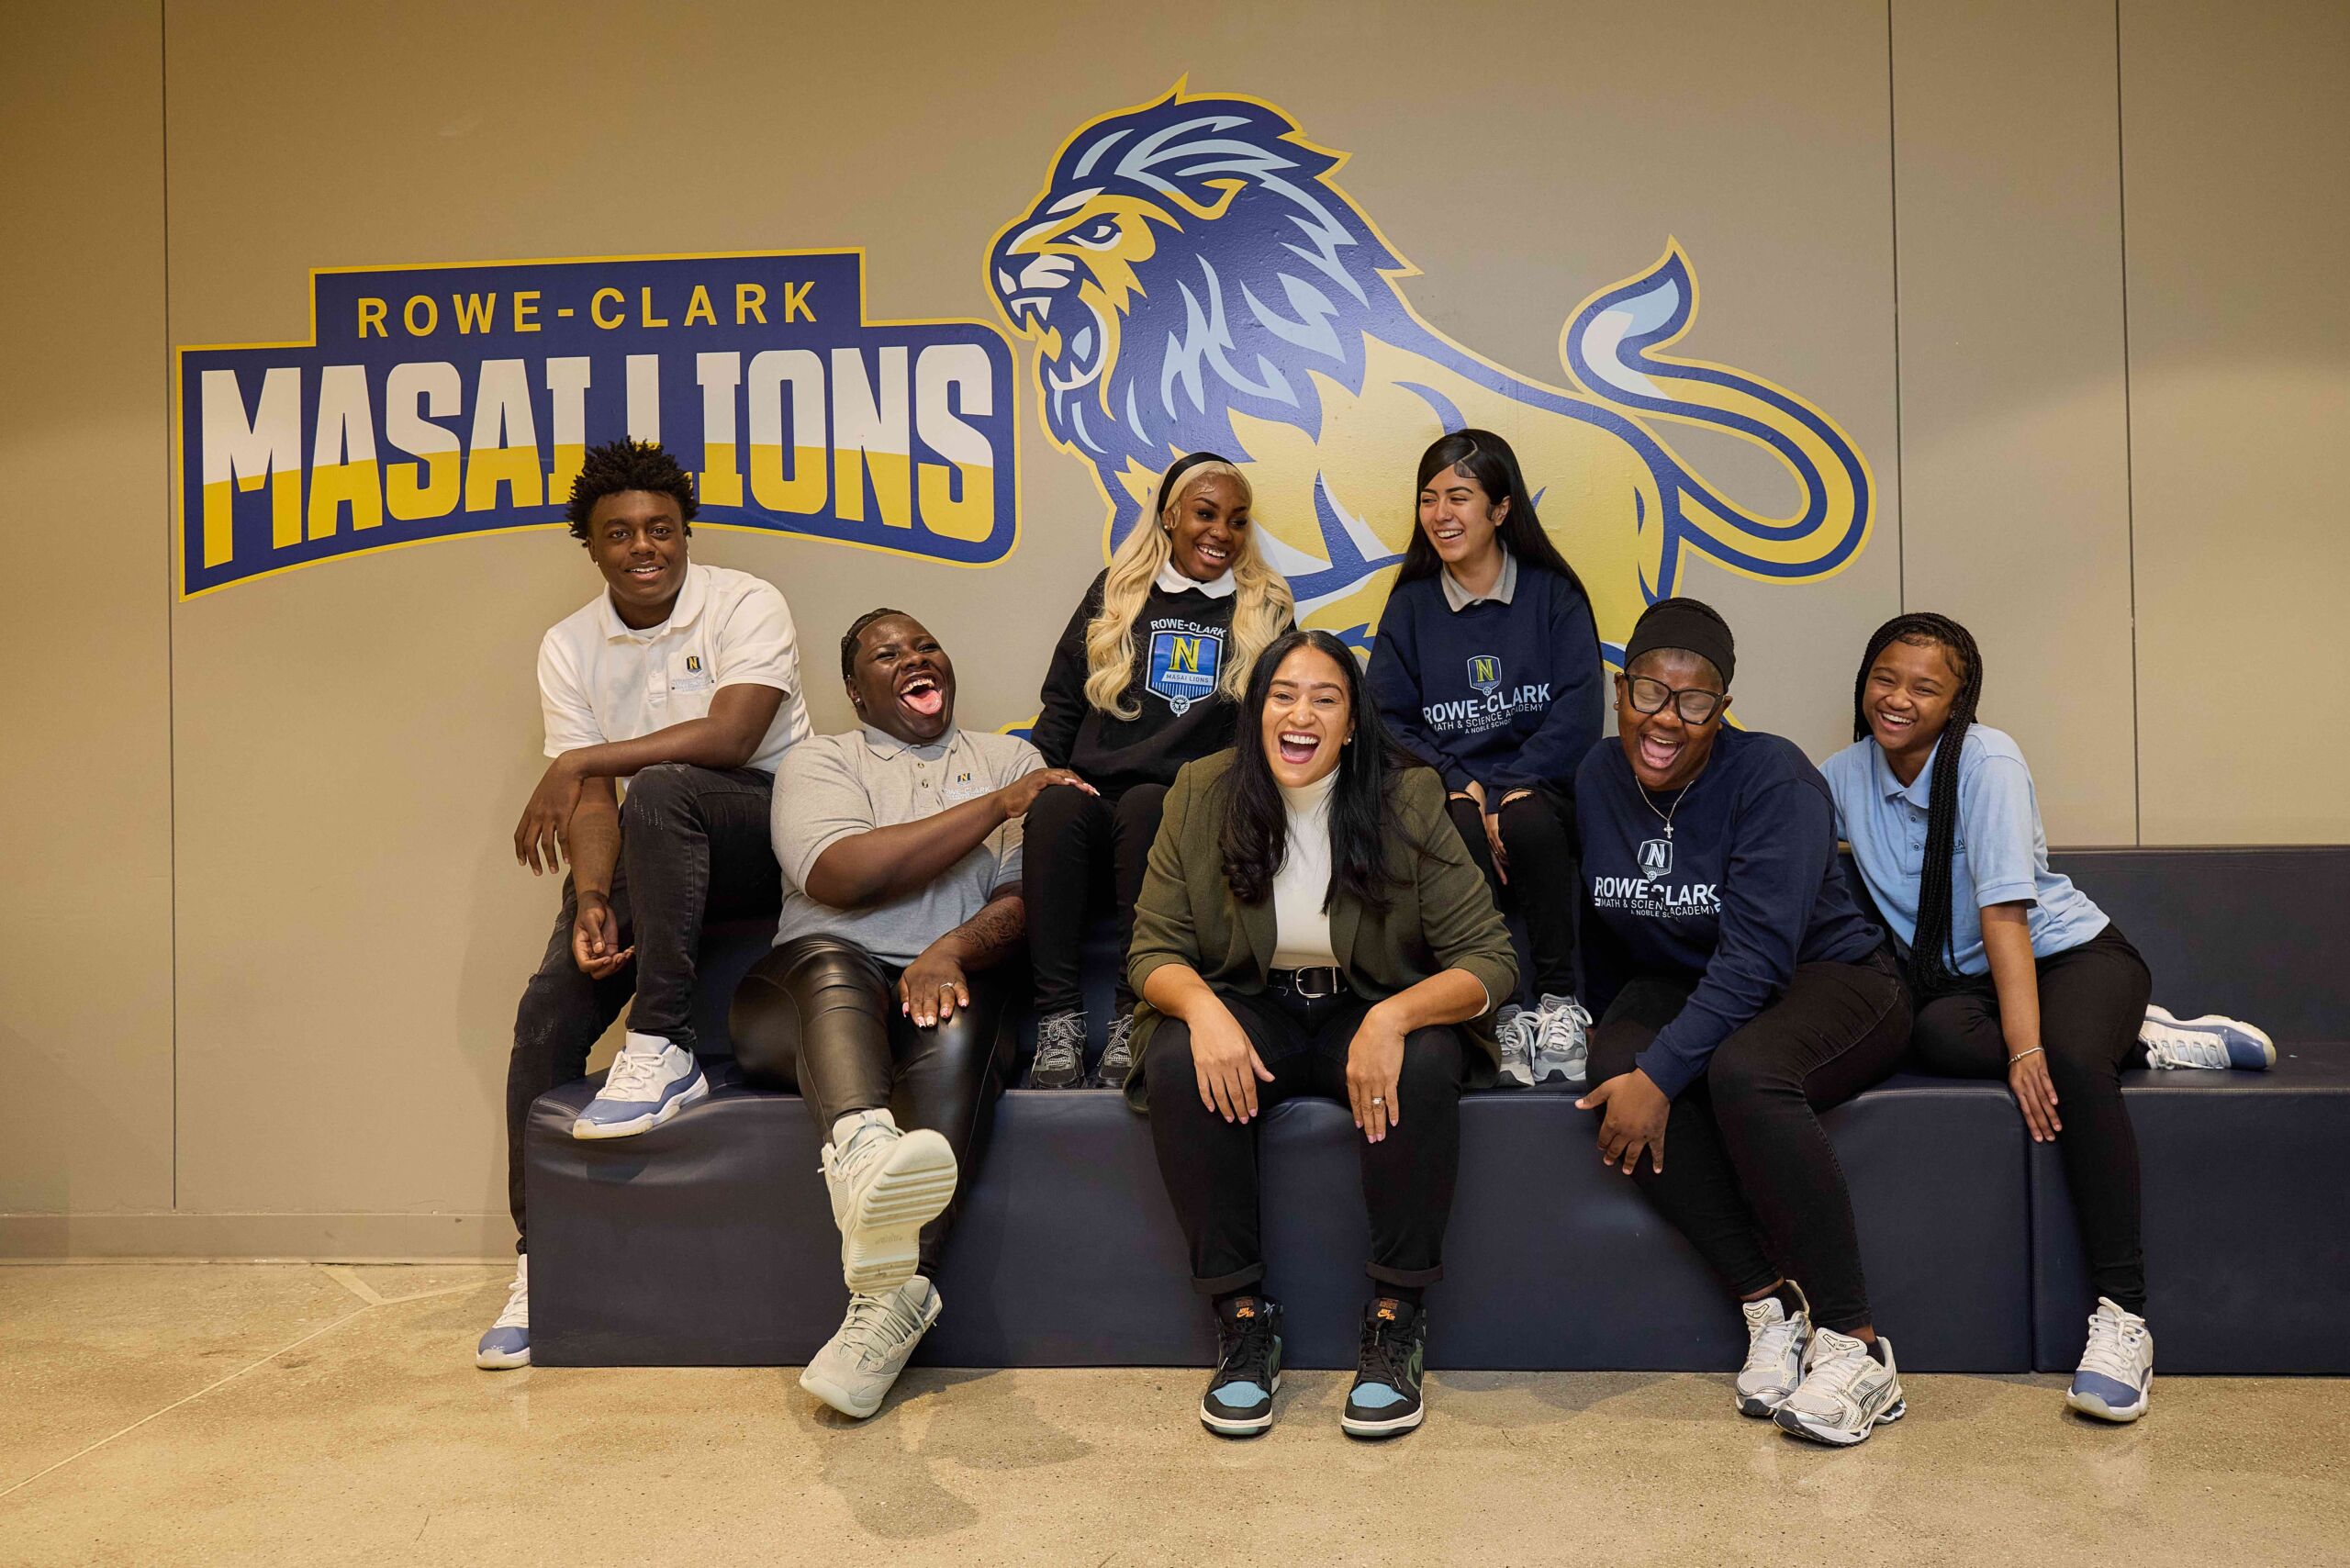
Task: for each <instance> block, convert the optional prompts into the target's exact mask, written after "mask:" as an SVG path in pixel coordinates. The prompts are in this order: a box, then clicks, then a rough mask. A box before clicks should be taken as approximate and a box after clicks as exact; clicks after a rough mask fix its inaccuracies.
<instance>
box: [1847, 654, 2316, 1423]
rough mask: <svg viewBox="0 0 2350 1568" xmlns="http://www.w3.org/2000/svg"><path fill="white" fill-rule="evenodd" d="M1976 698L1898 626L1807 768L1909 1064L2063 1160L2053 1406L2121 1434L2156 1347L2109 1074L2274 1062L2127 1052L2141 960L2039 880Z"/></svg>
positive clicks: (2017, 772) (2038, 838) (2212, 1053)
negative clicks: (1867, 897)
mask: <svg viewBox="0 0 2350 1568" xmlns="http://www.w3.org/2000/svg"><path fill="white" fill-rule="evenodd" d="M1982 696H1983V655H1982V654H1981V652H1980V651H1979V650H1978V649H1977V648H1976V647H1975V639H1974V638H1973V637H1972V636H1971V635H1969V634H1968V633H1967V630H1966V628H1965V627H1964V626H1961V625H1960V624H1959V623H1958V622H1955V621H1953V620H1951V619H1950V618H1948V617H1947V616H1942V615H1930V614H1912V615H1901V616H1897V617H1895V618H1894V619H1893V620H1891V621H1888V622H1886V623H1885V624H1884V625H1882V626H1880V627H1878V628H1877V630H1876V633H1875V634H1874V636H1872V637H1871V638H1870V639H1869V644H1868V651H1867V653H1866V654H1865V655H1863V658H1862V660H1861V668H1860V674H1859V676H1858V678H1856V679H1855V681H1854V682H1853V687H1852V734H1853V744H1852V745H1850V746H1849V747H1847V748H1845V749H1844V750H1843V751H1841V752H1839V753H1837V754H1836V755H1835V756H1831V757H1830V758H1829V759H1828V761H1827V763H1826V764H1825V765H1824V766H1823V767H1821V769H1820V771H1821V772H1822V774H1824V775H1825V776H1826V778H1827V779H1828V784H1829V788H1830V790H1831V791H1832V792H1833V794H1834V795H1835V798H1836V814H1837V819H1838V823H1839V825H1840V829H1841V832H1842V834H1843V836H1844V837H1845V839H1846V840H1847V841H1848V842H1849V843H1850V844H1851V845H1852V858H1853V860H1854V862H1855V863H1856V864H1857V865H1858V866H1859V868H1860V872H1861V879H1862V881H1863V883H1864V884H1865V885H1866V886H1867V888H1868V890H1869V892H1870V893H1871V894H1872V895H1873V896H1874V898H1875V900H1876V905H1877V908H1878V910H1879V912H1881V913H1883V915H1884V917H1885V920H1886V924H1887V925H1889V926H1891V927H1892V930H1893V935H1894V937H1895V939H1896V942H1897V945H1898V946H1900V947H1901V948H1902V949H1903V952H1904V958H1905V965H1906V969H1907V971H1908V979H1909V983H1910V987H1911V990H1912V991H1913V992H1914V993H1915V994H1916V996H1917V999H1918V1019H1917V1025H1916V1027H1915V1031H1914V1033H1913V1035H1912V1036H1911V1041H1910V1047H1911V1051H1912V1053H1913V1055H1914V1057H1915V1058H1916V1059H1917V1062H1918V1064H1919V1066H1921V1067H1922V1068H1923V1069H1924V1070H1926V1071H1928V1072H1935V1073H1942V1074H1947V1075H1949V1076H1952V1077H1956V1078H2004V1079H2006V1080H2007V1081H2008V1087H2009V1090H2010V1091H2011V1092H2013V1093H2014V1095H2015V1098H2016V1104H2017V1106H2018V1108H2019V1109H2020V1110H2021V1112H2022V1114H2023V1119H2024V1124H2025V1126H2027V1127H2029V1128H2030V1129H2031V1137H2032V1140H2033V1141H2034V1142H2036V1143H2048V1142H2053V1143H2054V1144H2055V1145H2056V1147H2057V1151H2058V1153H2059V1155H2060V1156H2061V1157H2062V1158H2063V1159H2064V1162H2065V1177H2066V1179H2067V1180H2068V1182H2070V1183H2071V1186H2072V1192H2073V1208H2074V1215H2075V1217H2076V1220H2077V1221H2078V1223H2079V1226H2080V1232H2081V1240H2082V1242H2083V1244H2084V1246H2085V1248H2086V1249H2087V1253H2088V1260H2089V1277H2090V1281H2091V1283H2092V1284H2093V1285H2094V1286H2095V1288H2096V1290H2097V1294H2098V1303H2097V1311H2096V1313H2095V1314H2094V1315H2093V1316H2091V1317H2090V1318H2089V1323H2088V1339H2087V1347H2086V1349H2085V1350H2083V1352H2082V1356H2081V1361H2080V1368H2079V1370H2078V1371H2077V1372H2075V1373H2074V1376H2073V1383H2072V1386H2071V1388H2070V1389H2069V1390H2068V1391H2067V1392H2066V1394H2065V1403H2066V1404H2068V1405H2070V1406H2072V1407H2073V1408H2074V1409H2076V1410H2077V1411H2080V1412H2081V1413H2082V1414H2084V1415H2087V1416H2093V1417H2098V1418H2099V1419H2101V1420H2107V1421H2134V1420H2136V1419H2137V1418H2138V1417H2140V1416H2143V1415H2144V1414H2145V1411H2146V1405H2147V1400H2148V1397H2149V1394H2150V1392H2151V1390H2152V1388H2153V1385H2154V1336H2153V1335H2152V1334H2151V1333H2150V1332H2148V1330H2147V1327H2146V1319H2145V1310H2146V1266H2145V1258H2144V1254H2143V1252H2142V1251H2141V1250H2140V1248H2139V1240H2138V1145H2137V1139H2136V1138H2135V1137H2134V1136H2133V1135H2132V1131H2131V1126H2130V1113H2129V1111H2128V1109H2127V1108H2126V1107H2125V1106H2124V1105H2123V1103H2122V1099H2121V1070H2122V1069H2123V1068H2125V1067H2131V1066H2155V1067H2187V1066H2222V1065H2226V1064H2227V1061H2228V1058H2229V1057H2230V1055H2231V1054H2232V1053H2231V1044H2232V1042H2233V1054H2234V1055H2236V1056H2237V1057H2239V1058H2241V1059H2240V1062H2239V1065H2243V1066H2247V1067H2266V1066H2267V1065H2268V1064H2269V1063H2270V1062H2271V1061H2273V1060H2274V1059H2275V1053H2274V1048H2273V1047H2270V1046H2269V1045H2268V1043H2267V1036H2265V1035H2261V1034H2260V1033H2259V1032H2258V1031H2257V1030H2254V1029H2252V1028H2250V1027H2249V1026H2248V1025H2242V1024H2238V1023H2235V1022H2234V1021H2233V1020H2231V1019H2217V1018H2214V1019H2202V1020H2198V1021H2196V1025H2194V1026H2193V1028H2191V1029H2189V1028H2182V1027H2173V1028H2169V1029H2158V1028H2155V1027H2153V1026H2149V1027H2148V1034H2149V1036H2150V1038H2151V1041H2152V1043H2151V1045H2142V1044H2141V1043H2140V1039H2139V1032H2140V1028H2141V1025H2142V1024H2143V1022H2144V1020H2145V1019H2146V1017H2147V1011H2146V998H2147V994H2148V991H2150V989H2151V987H2152V980H2150V978H2149V976H2148V974H2147V971H2146V965H2145V961H2144V960H2143V958H2140V957H2139V956H2138V950H2137V949H2136V948H2135V947H2132V946H2131V945H2130V942H2129V939H2128V938H2127V937H2125V936H2123V935H2122V934H2121V928H2120V927H2118V926H2116V925H2115V924H2113V922H2112V921H2111V920H2109V918H2107V916H2106V915H2105V913H2104V912H2102V911H2101V910H2099V909H2098V907H2097V905H2096V904H2094V903H2092V902H2090V901H2089V900H2088V898H2087V895H2085V894H2084V893H2082V892H2081V890H2079V889H2078V888H2076V887H2075V886H2074V885H2073V884H2072V882H2071V881H2070V880H2069V879H2066V878H2065V877H2061V876H2058V875H2057V874H2056V873H2055V872H2053V871H2052V870H2050V869H2049V868H2048V839H2047V835H2046V834H2045V833H2044V832H2043V831H2042V826H2041V822H2040V808H2039V804H2038V801H2037V800H2036V798H2035V796H2034V794H2033V792H2032V784H2031V769H2030V768H2029V767H2026V766H2025V764H2024V759H2023V753H2022V752H2021V751H2020V750H2019V749H2017V746H2016V743H2015V742H2014V741H2013V740H2011V739H2009V737H2008V736H2007V735H2006V734H2002V733H2001V732H2000V731H1997V730H1995V729H1992V728H1991V727H1990V726H1989V725H1987V724H1984V723H1982V722H1978V720H1977V718H1976V711H1977V708H1978V705H1979V704H1980V702H1981V700H1982ZM1945 757H1954V758H1956V759H1957V761H1956V765H1955V766H1951V765H1949V764H1948V763H1947V762H1946V761H1945ZM2165 1016H2167V1015H2165ZM2165 1036H2170V1037H2168V1038H2165Z"/></svg>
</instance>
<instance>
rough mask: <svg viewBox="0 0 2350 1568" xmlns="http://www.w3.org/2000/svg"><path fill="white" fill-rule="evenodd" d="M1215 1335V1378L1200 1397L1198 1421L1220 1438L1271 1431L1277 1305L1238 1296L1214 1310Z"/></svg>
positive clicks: (1277, 1372)
mask: <svg viewBox="0 0 2350 1568" xmlns="http://www.w3.org/2000/svg"><path fill="white" fill-rule="evenodd" d="M1215 1337H1216V1369H1215V1376H1214V1377H1212V1378H1210V1379H1209V1380H1208V1391H1207V1393H1206V1394H1204V1395H1203V1396H1202V1397H1201V1399H1200V1425H1201V1426H1203V1427H1205V1428H1207V1429H1208V1430H1209V1431H1211V1432H1214V1434H1215V1435H1216V1436H1217V1437H1219V1438H1253V1437H1255V1436H1256V1435H1257V1434H1258V1433H1259V1432H1263V1431H1267V1430H1270V1428H1271V1427H1272V1424H1273V1395H1274V1394H1279V1393H1280V1392H1281V1303H1279V1302H1277V1301H1268V1300H1267V1299H1266V1298H1265V1297H1263V1296H1260V1295H1244V1296H1241V1297H1239V1298H1237V1300H1235V1301H1233V1302H1232V1303H1231V1304H1230V1305H1228V1306H1226V1307H1225V1309H1224V1310H1223V1311H1221V1312H1219V1313H1217V1315H1216V1326H1215Z"/></svg>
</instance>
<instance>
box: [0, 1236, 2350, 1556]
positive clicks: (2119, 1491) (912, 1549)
mask: <svg viewBox="0 0 2350 1568" xmlns="http://www.w3.org/2000/svg"><path fill="white" fill-rule="evenodd" d="M503 1285H504V1278H503V1273H502V1271H498V1270H493V1269H487V1268H479V1267H471V1266H451V1267H440V1268H433V1267H419V1268H395V1267H351V1268H341V1267H320V1266H314V1265H308V1264H155V1265H148V1264H115V1265H90V1266H53V1267H52V1266H14V1267H0V1563H11V1564H13V1563H20V1562H21V1563H77V1562H90V1563H108V1564H114V1563H125V1564H148V1563H182V1562H236V1563H274V1562H301V1563H337V1564H340V1563H375V1562H382V1563H434V1562H451V1563H466V1564H476V1563H479V1564H504V1563H537V1562H544V1563H550V1564H564V1565H565V1568H570V1565H575V1564H579V1565H586V1564H599V1563H608V1562H609V1563H626V1564H664V1563H672V1562H676V1563H695V1564H700V1563H728V1562H823V1563H862V1562H905V1563H910V1564H912V1563H923V1564H929V1563H945V1562H954V1563H991V1562H1042V1563H1057V1562H1069V1563H1076V1564H1080V1568H1108V1565H1111V1564H1138V1563H1160V1562H1169V1563H1172V1562H1181V1563H1221V1562H1238V1561H1241V1560H1242V1559H1244V1558H1248V1559H1254V1560H1257V1561H1260V1562H1274V1563H1280V1564H1284V1565H1289V1564H1304V1563H1314V1562H1364V1563H1378V1564H1382V1565H1388V1564H1413V1563H1420V1562H1464V1563H1467V1562H1473V1563H1477V1564H1480V1565H1486V1564H1508V1563H1551V1562H1603V1561H1604V1562H1609V1563H1611V1564H1640V1563H1684V1562H1686V1563H1746V1562H1755V1563H1764V1562H1767V1563H1774V1564H1792V1563H1806V1562H1834V1563H1837V1564H1840V1565H1841V1564H1847V1563H1856V1562H1904V1563H1941V1562H1950V1563H1968V1564H1975V1563H1986V1562H2034V1563H2055V1562H2097V1563H2100V1564H2116V1565H2120V1568H2151V1565H2153V1564H2158V1563H2171V1562H2177V1563H2195V1564H2199V1565H2233V1564H2239V1563H2280V1564H2283V1563H2290V1564H2309V1563H2326V1562H2340V1563H2350V1382H2339V1381H2336V1382H2327V1381H2315V1380H2286V1379H2266V1378H2244V1379H2196V1378H2173V1379H2169V1380H2166V1381H2164V1382H2161V1383H2158V1385H2157V1389H2156V1402H2155V1407H2154V1414H2153V1415H2152V1416H2151V1417H2148V1418H2147V1419H2146V1420H2145V1421H2143V1422H2142V1423H2140V1424H2139V1425H2138V1426H2136V1427H2134V1428H2126V1429H2121V1430H2115V1429H2110V1428H2099V1427H2095V1426H2092V1425H2089V1424H2087V1423H2085V1422H2082V1421H2079V1420H2077V1419H2075V1418H2074V1417H2070V1416H2068V1415H2066V1414H2065V1411H2064V1409H2063V1408H2062V1406H2061V1404H2060V1402H2059V1398H2058V1392H2057V1391H2058V1389H2059V1388H2060V1387H2061V1386H2062V1384H2061V1380H2058V1379H2054V1378H2044V1377H2043V1378H1989V1377H1950V1376H1944V1377H1916V1378H1912V1379H1909V1380H1908V1389H1909V1402H1910V1407H1911V1414H1910V1416H1909V1417H1908V1419H1907V1420H1905V1421H1903V1422H1901V1423H1900V1424H1899V1425H1897V1426H1895V1427H1891V1428H1886V1429H1885V1430H1883V1431H1882V1432H1881V1433H1880V1434H1879V1435H1878V1436H1877V1437H1876V1438H1874V1439H1872V1440H1871V1441H1870V1442H1869V1443H1867V1444H1866V1445H1865V1446H1863V1447H1862V1448H1860V1449H1857V1450H1852V1451H1849V1452H1841V1453H1837V1452H1829V1451H1825V1450H1818V1449H1814V1448H1809V1447H1807V1446H1805V1445H1802V1444H1799V1443H1796V1441H1794V1440H1793V1439H1787V1438H1785V1437H1783V1436H1781V1435H1780V1434H1778V1433H1777V1432H1776V1431H1774V1429H1772V1428H1769V1427H1767V1426H1763V1425H1761V1424H1758V1423H1755V1422H1751V1421H1745V1420H1741V1419H1740V1418H1739V1417H1737V1416H1736V1415H1735V1414H1733V1413H1732V1411H1731V1409H1730V1406H1729V1396H1728V1394H1726V1392H1725V1389H1724V1386H1723V1380H1722V1379H1719V1378H1711V1377H1692V1376H1678V1375H1651V1374H1643V1373H1611V1374H1591V1373H1555V1374H1542V1375H1535V1374H1527V1373H1476V1372H1437V1373H1435V1374H1434V1375H1433V1376H1432V1377H1431V1379H1430V1385H1429V1386H1430V1391H1431V1395H1430V1414H1429V1417H1428V1420H1427V1426H1426V1427H1424V1428H1422V1429H1421V1430H1420V1431H1419V1432H1418V1433H1416V1434H1415V1435H1414V1436H1412V1437H1410V1438H1407V1439H1404V1440H1403V1441H1401V1442H1397V1443H1393V1444H1390V1445H1386V1446H1383V1447H1366V1446H1361V1445H1357V1444H1353V1443H1349V1442H1348V1440H1347V1439H1345V1438H1343V1437H1342V1436H1341V1435H1340V1434H1339V1432H1338V1430H1337V1406H1338V1404H1339V1403H1340V1401H1341V1399H1342V1398H1343V1395H1344V1388H1345V1384H1344V1380H1343V1379H1342V1378H1341V1377H1339V1376H1338V1375H1337V1374H1335V1373H1301V1374H1297V1375H1295V1376H1293V1377H1292V1378H1291V1379H1290V1380H1288V1382H1287V1383H1285V1385H1284V1388H1283V1392H1282V1395H1281V1426H1280V1427H1279V1428H1277V1429H1276V1430H1275V1431H1274V1432H1273V1433H1272V1434H1271V1435H1270V1436H1269V1437H1267V1438H1263V1439H1258V1440H1257V1441H1254V1442H1250V1443H1226V1442H1221V1441H1218V1440H1216V1439H1213V1438H1210V1437H1208V1436H1207V1435H1206V1434H1204V1433H1203V1432H1202V1431H1201V1430H1200V1428H1199V1427H1198V1425H1197V1423H1196V1422H1195V1421H1194V1420H1193V1419H1192V1409H1193V1406H1194V1404H1195V1402H1196V1400H1197V1397H1198V1394H1199V1385H1200V1374H1199V1373H1198V1372H1192V1371H1189V1370H1186V1371H1176V1372H1156V1371H1111V1372H936V1371H917V1372H911V1373H909V1374H908V1375H907V1376H906V1378H905V1379H904V1380H903V1382H902V1383H901V1384H900V1385H899V1393H898V1394H897V1396H896V1397H895V1398H894V1399H893V1400H892V1402H891V1403H890V1406H888V1407H887V1408H885V1409H884V1411H883V1412H882V1414H881V1415H880V1416H878V1417H876V1418H875V1419H874V1420H872V1421H870V1422H867V1423H865V1424H863V1425H857V1424H853V1423H850V1422H847V1421H845V1420H842V1419H840V1418H839V1417H834V1416H833V1415H832V1414H831V1413H830V1412H828V1411H824V1410H822V1409H821V1408H820V1407H818V1406H815V1405H814V1404H813V1402H811V1400H809V1399H808V1398H807V1397H806V1396H804V1395H803V1394H800V1390H799V1388H798V1386H797V1384H796V1383H795V1382H794V1379H793V1375H792V1374H791V1373H790V1372H781V1371H775V1370H748V1371H693V1370H678V1371H642V1370H639V1371H609V1372H596V1371H576V1370H562V1371H559V1370H553V1369H549V1370H543V1371H524V1372H498V1373H490V1372H476V1371H475V1370H474V1367H473V1364H472V1360H471V1356H472V1347H473V1341H474V1338H475V1337H476V1335H477V1334H478V1333H479V1332H480V1331H481V1329H482V1328H483V1327H485V1326H486V1325H487V1322H488V1320H489V1318H490V1317H491V1316H494V1315H495V1314H496V1312H497V1310H498V1305H499V1304H500V1303H501V1302H502V1301H503V1299H504V1291H503ZM949 1307H950V1310H951V1307H952V1304H949Z"/></svg>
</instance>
